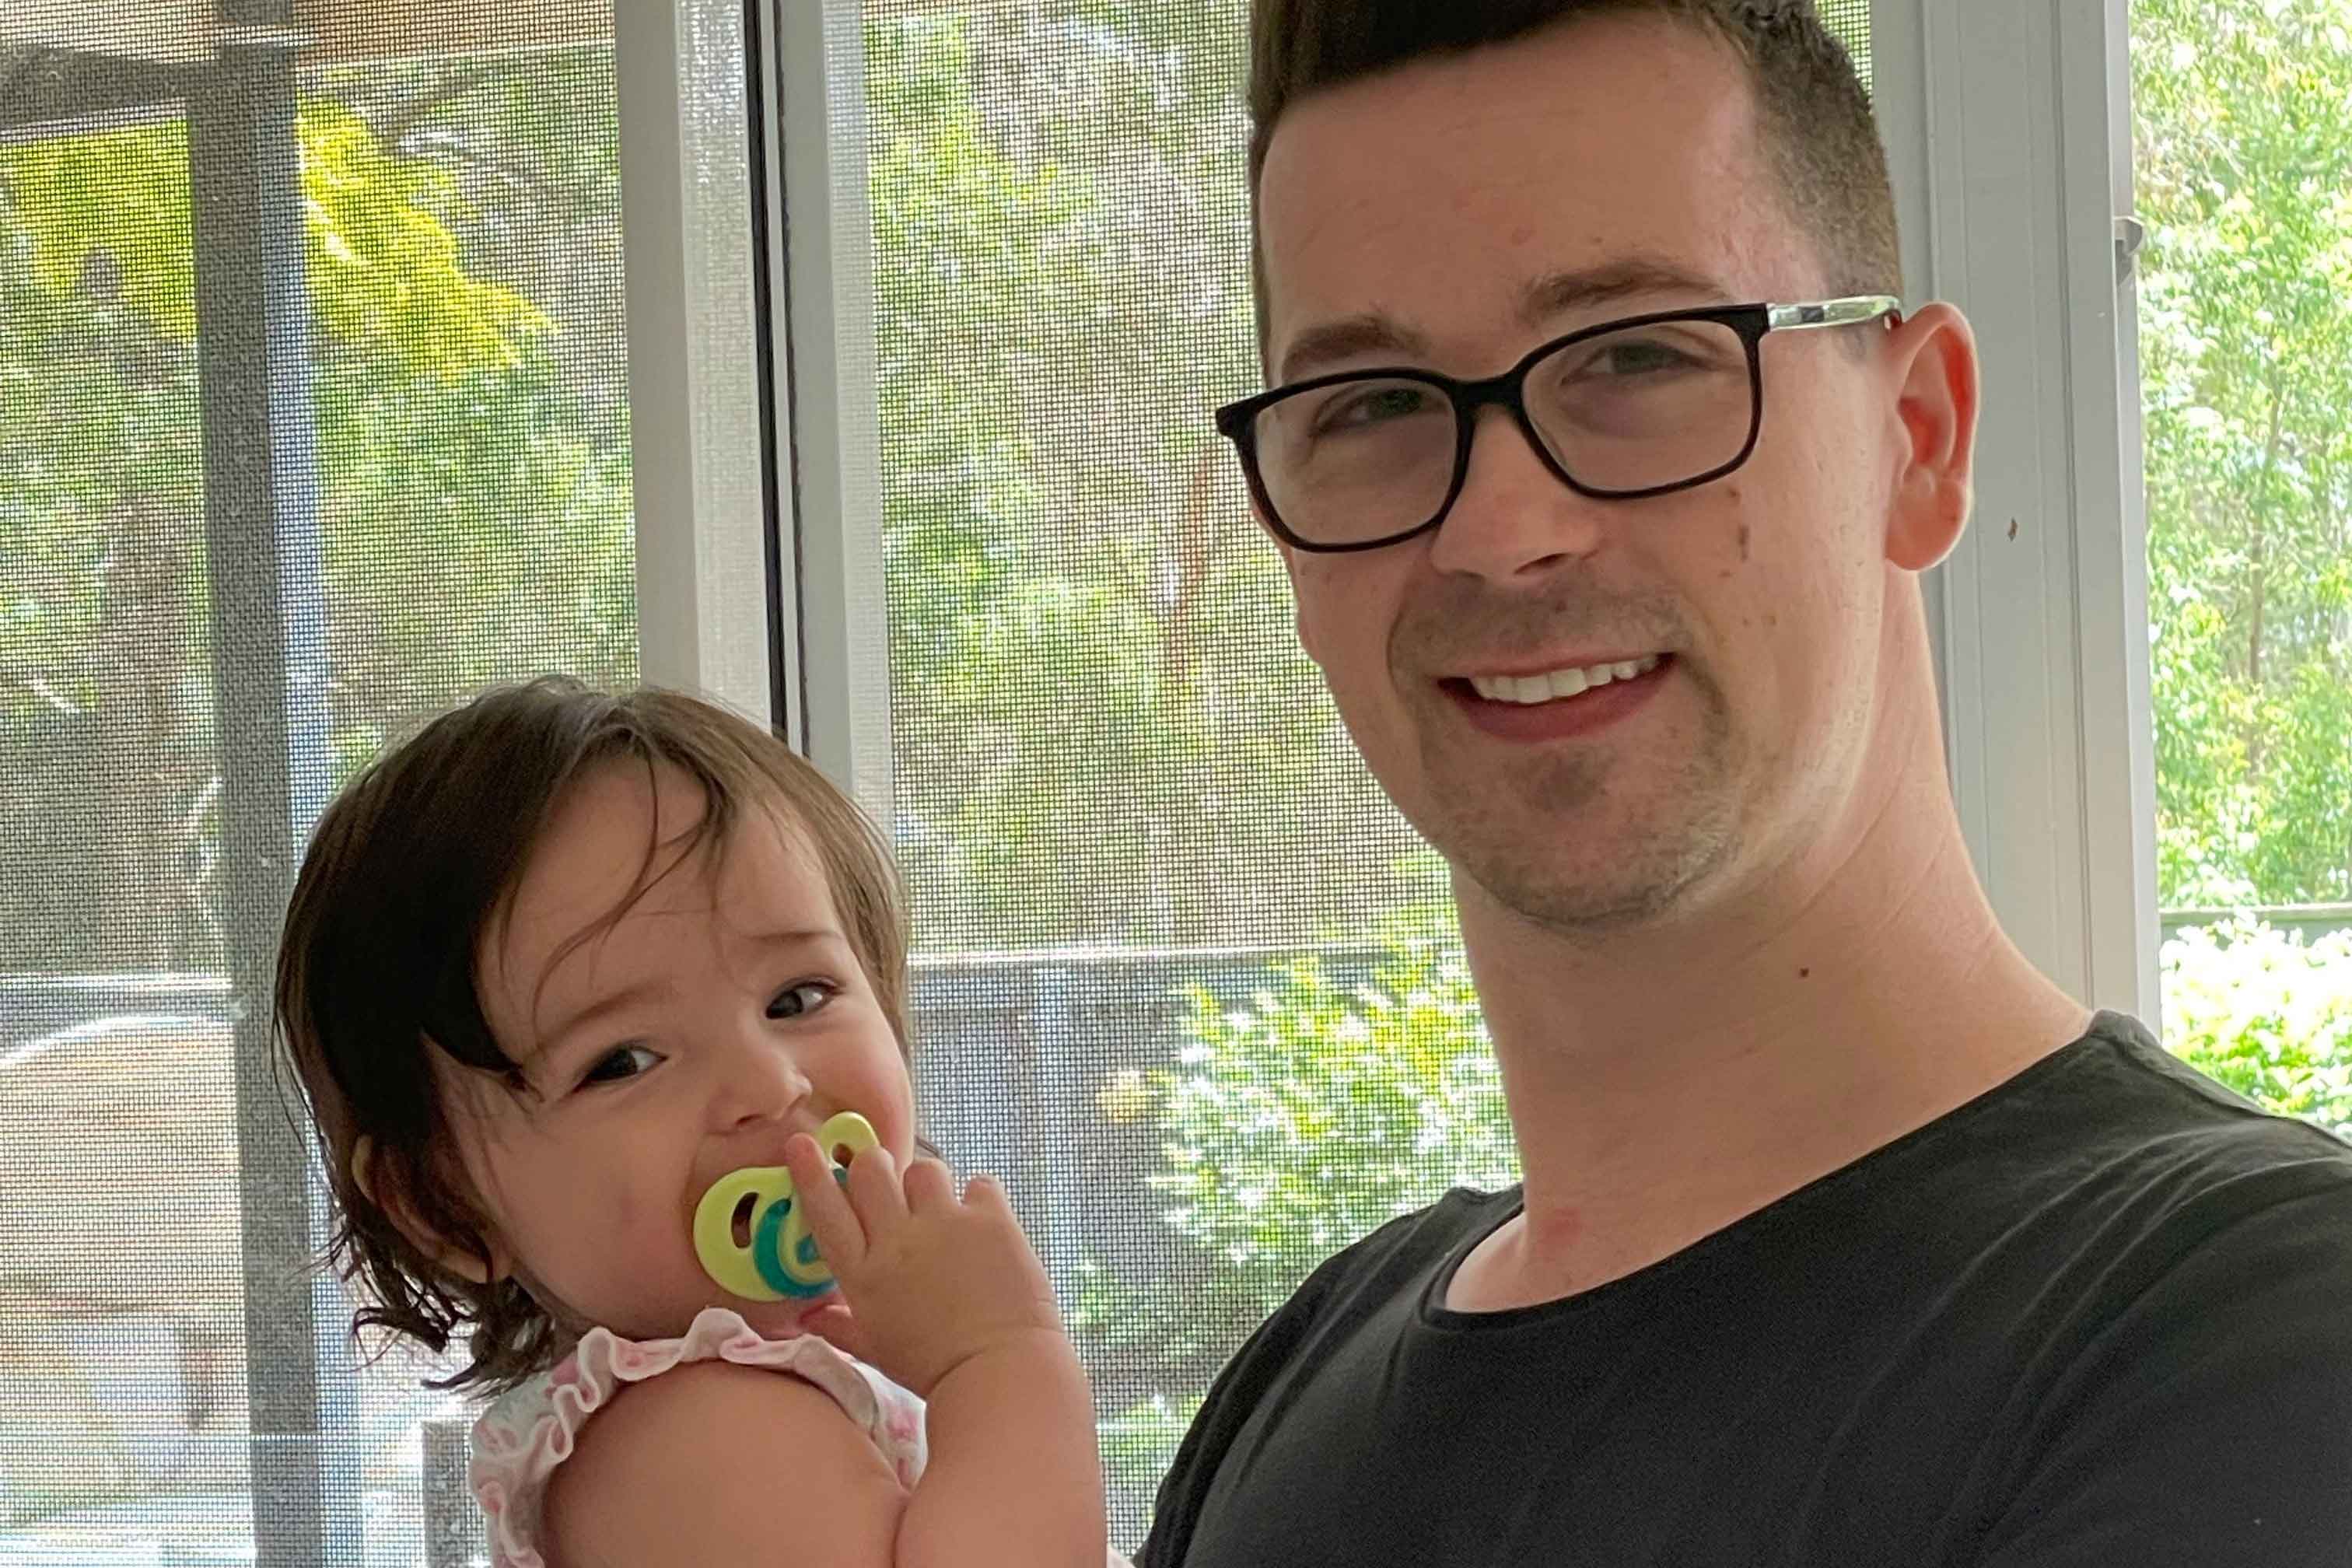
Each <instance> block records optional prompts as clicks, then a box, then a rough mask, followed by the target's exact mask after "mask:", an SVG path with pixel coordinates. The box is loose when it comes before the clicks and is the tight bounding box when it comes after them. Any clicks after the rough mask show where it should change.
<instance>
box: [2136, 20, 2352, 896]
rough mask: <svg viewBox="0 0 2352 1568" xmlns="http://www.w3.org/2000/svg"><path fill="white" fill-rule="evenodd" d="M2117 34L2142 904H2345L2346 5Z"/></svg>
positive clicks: (2154, 25) (2348, 500)
mask: <svg viewBox="0 0 2352 1568" xmlns="http://www.w3.org/2000/svg"><path fill="white" fill-rule="evenodd" d="M2132 34H2133V53H2134V61H2135V67H2136V83H2135V108H2136V111H2137V120H2138V143H2139V145H2138V176H2139V203H2140V210H2141V213H2142V215H2143V216H2144V217H2145V218H2146V219H2147V222H2148V225H2149V241H2148V246H2147V251H2146V252H2145V254H2144V258H2143V262H2142V281H2141V306H2142V310H2141V326H2142V334H2141V340H2140V345H2141V373H2142V379H2143V384H2144V387H2145V397H2146V407H2147V499H2148V525H2149V536H2150V537H2149V551H2148V568H2149V599H2150V606H2149V608H2150V620H2151V623H2152V626H2153V630H2154V633H2155V647H2154V660H2155V665H2154V675H2155V718H2156V738H2157V757H2158V842H2159V849H2160V857H2161V897H2162V899H2163V900H2164V902H2165V903H2166V904H2168V906H2172V907H2181V906H2192V907H2206V906H2212V905H2217V904H2239V903H2256V904H2285V903H2296V902H2326V901H2336V900H2347V899H2352V679H2347V676H2352V421H2347V420H2346V419H2345V417H2344V407H2345V400H2346V397H2347V387H2352V5H2347V4H2346V0H2266V3H2265V4H2263V5H2260V6H2255V7H2248V6H2246V5H2241V4H2238V3H2236V0H2137V4H2136V5H2134V7H2133V20H2132Z"/></svg>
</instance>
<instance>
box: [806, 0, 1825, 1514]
mask: <svg viewBox="0 0 2352 1568" xmlns="http://www.w3.org/2000/svg"><path fill="white" fill-rule="evenodd" d="M1830 9H1831V10H1832V12H1834V13H1835V16H1834V17H1833V20H1834V21H1835V22H1836V23H1837V24H1838V25H1839V26H1843V28H1845V29H1846V30H1847V36H1848V37H1852V38H1853V39H1854V41H1855V43H1856V45H1857V52H1858V53H1859V54H1861V56H1862V58H1863V59H1864V62H1865V65H1866V61H1867V50H1866V26H1867V13H1868V6H1867V5H1854V4H1849V5H1838V6H1832V7H1831V8H1830ZM863 16H864V21H865V26H864V32H863V48H864V79H865V81H866V91H865V94H864V98H863V100H862V102H861V103H860V104H858V105H857V106H856V110H857V112H856V113H853V114H845V115H843V116H842V117H841V120H840V123H839V128H838V130H837V132H836V133H839V134H851V133H855V128H856V126H857V125H858V124H859V123H860V122H861V121H862V123H863V126H864V129H865V133H866V149H867V154H868V174H869V181H868V191H869V204H870V211H871V220H872V225H873V245H874V250H873V276H874V299H873V302H872V307H871V308H872V310H873V312H874V333H875V340H876V352H877V398H878V403H879V431H880V452H881V458H882V492H883V500H882V518H881V525H882V531H883V549H884V558H885V563H886V570H887V603H888V622H889V654H890V673H891V726H892V734H893V741H894V754H893V763H894V767H893V773H894V781H895V798H894V805H895V827H896V833H897V837H898V848H899V852H900V854H901V856H902V857H903V858H904V860H905V862H906V864H907V867H908V871H909V874H910V878H911V882H912V887H913V892H914V907H915V912H916V921H917V935H918V941H919V953H920V956H919V974H918V988H917V999H918V1016H919V1030H920V1034H919V1051H920V1054H919V1058H918V1062H917V1080H918V1085H919V1089H920V1091H921V1093H922V1096H923V1108H924V1115H925V1120H926V1121H927V1123H928V1125H929V1131H930V1133H931V1135H932V1136H933V1137H934V1138H935V1139H936V1140H938V1142H940V1144H941V1145H942V1147H943V1148H945V1149H946V1150H947V1151H948V1152H949V1153H950V1155H951V1156H952V1157H953V1158H955V1159H957V1160H959V1161H961V1162H965V1163H971V1164H974V1165H977V1166H979V1167H982V1168H992V1169H996V1170H1000V1171H1003V1172H1006V1173H1008V1175H1009V1177H1010V1187H1011V1190H1012V1193H1013V1199H1014V1203H1015V1205H1016V1206H1018V1207H1020V1208H1021V1210H1022V1216H1023V1219H1024V1223H1025V1225H1026V1226H1027V1229H1028V1231H1029V1234H1030V1235H1031V1236H1032V1237H1033V1238H1034V1239H1035V1240H1036V1242H1037V1244H1038V1247H1039V1249H1040V1251H1041V1252H1042V1253H1043V1254H1044V1256H1045V1260H1046V1264H1047V1267H1048V1269H1049V1271H1050V1272H1051V1273H1052V1275H1053V1277H1054V1279H1055V1281H1056V1285H1057V1288H1058V1289H1059V1291H1060V1293H1061V1296H1062V1300H1063V1303H1064V1306H1065V1309H1066V1311H1067V1312H1068V1313H1069V1314H1070V1316H1071V1319H1072V1321H1073V1323H1074V1325H1075V1328H1076V1334H1077V1337H1078V1340H1079V1342H1080V1346H1081V1349H1082V1351H1083V1352H1085V1354H1086V1357H1087V1363H1088V1365H1089V1369H1090V1371H1091V1373H1092V1374H1093V1377H1094V1381H1095V1386H1096V1391H1097V1404H1098V1414H1099V1415H1100V1417H1101V1422H1102V1433H1103V1448H1104V1455H1105V1462H1106V1466H1107V1468H1108V1473H1109V1476H1110V1480H1111V1486H1112V1503H1113V1510H1114V1532H1113V1533H1114V1538H1115V1540H1116V1541H1117V1542H1118V1543H1120V1544H1121V1545H1122V1546H1126V1547H1132V1546H1133V1545H1134V1544H1135V1542H1137V1541H1138V1540H1139V1539H1140V1537H1141V1534H1142V1531H1143V1529H1144V1526H1145V1523H1146V1521H1147V1519H1148V1514H1149V1509H1150V1501H1151V1495H1152V1490H1153V1489H1154V1487H1155V1486H1156V1484H1157V1481H1158V1479H1159V1478H1160V1475H1161V1473H1162V1472H1163V1471H1164V1469H1165V1468H1166V1463H1167V1460H1168V1458H1169V1457H1170V1456H1171V1454H1172V1452H1173V1449H1174V1447H1175V1443H1176V1441H1177V1439H1178V1438H1179V1437H1180V1436H1181V1433H1182V1430H1183V1427H1184V1425H1185V1422H1186V1420H1187V1418H1188V1417H1189V1415H1190V1413H1191V1411H1192V1408H1193V1406H1194V1404H1195V1403H1196V1401H1197V1399H1198V1397H1199V1395H1200V1394H1201V1393H1202V1392H1203V1391H1204V1390H1205V1389H1206V1388H1207V1386H1208V1384H1209V1382H1210V1380H1211V1379H1212V1378H1213V1376H1214V1374H1215V1373H1216V1372H1217V1370H1218V1369H1219V1368H1220V1367H1221V1366H1222V1365H1223V1362H1224V1360H1225V1358H1226V1357H1227V1356H1228V1355H1229V1354H1230V1353H1231V1352H1232V1351H1233V1350H1234V1347H1235V1346H1236V1345H1237V1344H1238V1343H1239V1342H1240V1341H1241V1339H1242V1337H1243V1336H1244V1335H1245V1334H1246V1333H1247V1332H1248V1331H1250V1330H1251V1329H1253V1328H1255V1326H1256V1324H1257V1323H1258V1322H1259V1321H1262V1320H1263V1318H1264V1317H1265V1315H1266V1314H1267V1313H1268V1312H1269V1311H1271V1310H1273V1309H1274V1308H1275V1307H1276V1306H1277V1305H1278V1304H1280V1302H1281V1301H1282V1300H1284V1299H1286V1297H1287V1296H1288V1294H1289V1292H1290V1290H1291V1289H1292V1288H1293V1287H1295V1286H1296V1285H1297V1282H1298V1281H1299V1280H1300V1279H1302V1278H1303V1277H1304V1276H1305V1274H1306V1273H1307V1270H1308V1269H1309V1268H1312V1267H1313V1266H1314V1265H1315V1264H1316V1263H1318V1262H1319V1261H1321V1260H1322V1259H1323V1258H1326V1257H1328V1255H1329V1254H1330V1253H1331V1252H1332V1251H1334V1250H1336V1249H1337V1248H1338V1247H1341V1246H1343V1245H1344V1244H1346V1243H1347V1242H1349V1241H1351V1240H1353V1239H1355V1238H1356V1237H1359V1236H1360V1235H1362V1234H1363V1233H1364V1232H1366V1231H1368V1230H1369V1229H1370V1228H1371V1227H1372V1226H1375V1225H1377V1224H1379V1223H1381V1221H1383V1220H1385V1219H1387V1218H1389V1217H1391V1215H1396V1214H1399V1213H1402V1212H1404V1211H1406V1210H1408V1209H1411V1208H1413V1207H1416V1206H1419V1205H1421V1204H1423V1203H1426V1202H1428V1201H1430V1200H1432V1199H1433V1198H1434V1197H1435V1196H1436V1195H1437V1194H1440V1193H1441V1192H1443V1191H1444V1189H1445V1188H1446V1187H1447V1186H1449V1185H1451V1184H1455V1183H1457V1182H1464V1181H1467V1182H1473V1183H1478V1184H1489V1185H1492V1184H1507V1183H1508V1182H1510V1181H1512V1180H1513V1179H1515V1157H1514V1155H1513V1153H1512V1152H1511V1146H1510V1137H1509V1131H1508V1127H1507V1121H1506V1120H1505V1117H1504V1114H1503V1109H1502V1100H1501V1093H1500V1088H1499V1085H1498V1083H1497V1082H1496V1078H1495V1074H1494V1069H1493V1064H1492V1059H1491V1057H1490V1056H1489V1054H1488V1052H1487V1049H1486V1040H1485V1036H1484V1033H1483V1027H1482V1026H1481V1024H1480V1022H1479V1019H1478V1015H1477V1011H1476V1007H1475V1000H1474V998H1473V996H1472V994H1471V990H1470V986H1469V982H1468V977H1467V975H1466V973H1465V971H1464V969H1463V966H1462V963H1461V961H1460V959H1459V956H1458V953H1457V952H1455V951H1454V943H1453V939H1452V926H1451V912H1450V904H1449V902H1448V895H1447V891H1446V884H1445V880H1444V875H1443V868H1442V867H1441V866H1440V864H1439V863H1438V862H1437V860H1436V858H1435V857H1434V856H1433V853H1432V852H1431V851H1429V850H1428V849H1427V848H1426V847H1425V846H1423V845H1422V844H1421V843H1420V842H1419V841H1418V839H1417V838H1416V837H1414V835H1413V834H1412V832H1411V830H1410V829H1409V828H1408V827H1407V826H1405V824H1404V823H1403V822H1402V819H1401V818H1399V817H1398V816H1397V815H1396V814H1395V812H1394V810H1393V809H1392V808H1391V806H1390V805H1389V804H1388V802H1387V800H1386V798H1385V796H1383V795H1381V793H1380V791H1379V789H1378V787H1377V786H1376V785H1375V784H1373V783H1372V781H1371V779H1370V775H1369V774H1368V773H1366V771H1365V770H1364V768H1363V765H1362V763H1361V762H1360V759H1359V758H1358V756H1357V754H1356V752H1355V750H1354V747H1353V745H1352V743H1351V742H1349V738H1348V735H1347V733H1346V731H1345V730H1344V729H1343V728H1342V727H1341V725H1340V723H1339V719H1338V716H1337V714H1336V713H1335V711H1334V710H1333V709H1332V707H1331V705H1330V702H1329V700H1328V696H1327V694H1326V693H1325V691H1324V689H1323V686H1322V683H1321V680H1320V678H1319V677H1318V674H1317V672H1316V671H1315V669H1314V668H1313V667H1312V665H1311V664H1309V663H1308V661H1307V659H1306V658H1305V656H1304V655H1303V654H1302V653H1301V652H1300V651H1299V649H1298V647H1297V642H1296V640H1295V638H1294V637H1293V634H1292V630H1291V620H1290V613H1289V597H1288V592H1287V588H1286V584H1285V582H1284V579H1283V574H1282V569H1281V565H1280V563H1279V561H1278V559H1277V558H1276V555H1275V552H1273V551H1272V550H1271V549H1270V548H1269V547H1268V546H1267V544H1266V543H1265V541H1264V539H1263V538H1262V537H1261V536H1260V535H1259V533H1258V531H1257V530H1256V528H1255V524H1254V523H1253V522H1252V521H1251V520H1250V517H1249V515H1248V511H1247V508H1246V504H1245V500H1244V495H1243V492H1242V488H1241V484H1240V479H1239V476H1238V474H1237V472H1236V471H1235V468H1234V464H1233V461H1232V458H1231V454H1230V452H1229V450H1228V449H1227V448H1225V447H1224V446H1223V442H1222V441H1221V440H1220V439H1219V438H1218V437H1216V435H1215V433H1214V431H1213V428H1212V426H1211V425H1210V421H1209V411H1210V410H1211V409H1212V408H1213V407H1214V406H1215V405H1217V404H1218V403H1219V402H1221V401H1223V400H1225V399H1227V398H1231V397H1234V396H1238V395H1243V394H1244V393H1246V392H1248V391H1251V390H1255V387H1256V385H1257V384H1258V380H1257V378H1258V374H1259V372H1258V365H1257V361H1256V343H1255V329H1254V326H1253V314H1252V310H1253V307H1252V299H1251V292H1250V289H1251V283H1250V268H1249V229H1248V224H1249V207H1248V191H1247V187H1246V178H1245V167H1246V151H1247V145H1248V135H1249V128H1248V121H1247V117H1246V114H1245V112H1244V110H1243V108H1242V104H1241V75H1242V72H1243V71H1244V68H1245V60H1244V47H1243V36H1244V26H1245V23H1246V17H1247V7H1246V5H1244V3H1243V0H1183V3H1181V4H1175V3H1171V4H1161V5H1150V6H1122V7H1108V8H1105V7H1082V8H1071V7H1064V6H1053V5H1001V4H986V5H978V4H975V5H905V4H901V3H899V0H866V4H865V5H864V7H863ZM838 306H839V309H840V310H843V311H845V312H854V311H856V310H862V309H865V308H866V306H865V303H864V302H863V301H861V300H847V299H845V300H840V301H838ZM855 525H856V523H855V520H853V526H855Z"/></svg>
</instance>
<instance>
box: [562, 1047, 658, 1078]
mask: <svg viewBox="0 0 2352 1568" xmlns="http://www.w3.org/2000/svg"><path fill="white" fill-rule="evenodd" d="M660 1060H661V1057H660V1054H659V1053H657V1052H656V1051H653V1050H649V1049H647V1048H646V1047H644V1046H614V1047H613V1048H612V1049H611V1050H609V1051H606V1052H605V1053H604V1055H603V1056H601V1057H599V1058H596V1065H595V1066H594V1067H592V1068H589V1069H588V1071H587V1073H586V1075H585V1076H584V1077H583V1078H582V1079H581V1080H580V1081H581V1082H582V1083H583V1084H589V1083H618V1082H619V1081H620V1080H621V1079H627V1078H635V1077H636V1076H637V1075H638V1074H639V1073H641V1072H650V1071H651V1070H653V1068H654V1065H655V1064H656V1062H658V1061H660Z"/></svg>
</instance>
